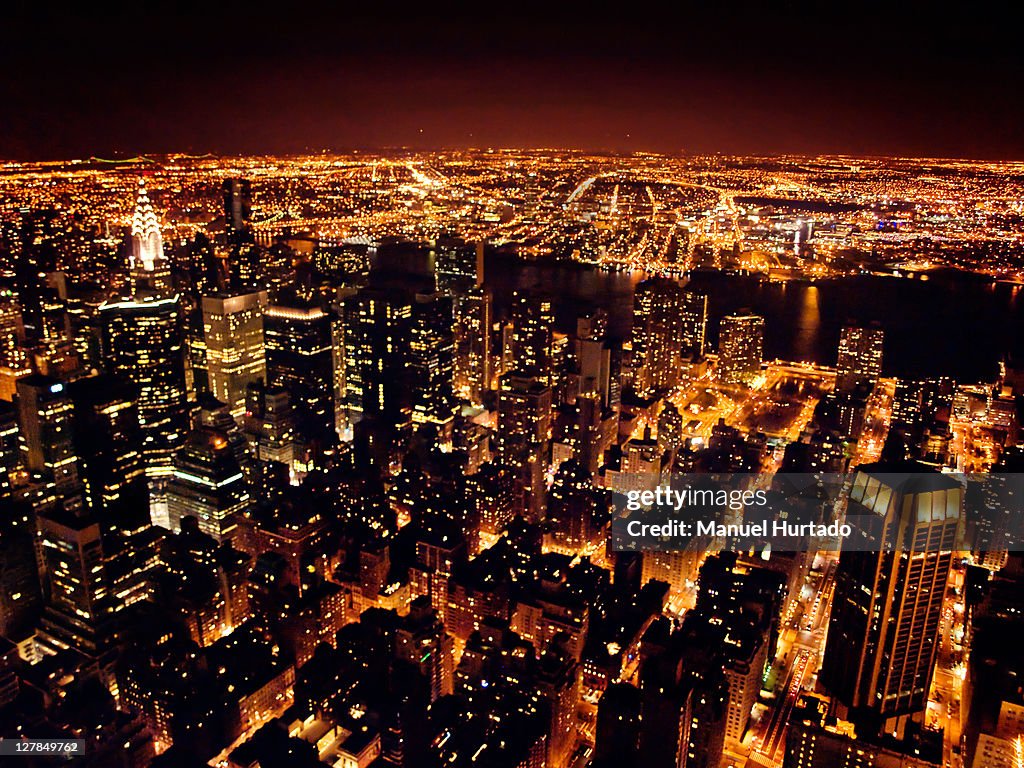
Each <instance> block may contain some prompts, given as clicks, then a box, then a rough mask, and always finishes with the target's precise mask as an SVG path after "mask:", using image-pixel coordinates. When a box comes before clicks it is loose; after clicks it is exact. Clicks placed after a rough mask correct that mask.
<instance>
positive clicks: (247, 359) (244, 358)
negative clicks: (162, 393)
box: [202, 291, 267, 419]
mask: <svg viewBox="0 0 1024 768" xmlns="http://www.w3.org/2000/svg"><path fill="white" fill-rule="evenodd" d="M202 303H203V335H204V338H205V341H206V366H207V375H208V376H209V388H210V393H211V394H212V395H213V396H214V397H216V398H217V399H218V400H220V401H221V402H222V403H225V404H226V405H227V406H228V409H229V410H230V411H231V415H232V416H234V417H235V418H236V419H237V418H240V417H241V416H242V415H243V414H244V413H245V393H246V388H247V387H248V386H249V385H250V384H252V383H254V382H257V381H263V380H264V379H265V378H266V376H267V356H266V348H265V346H264V342H263V309H264V307H266V305H267V292H266V291H255V292H252V293H240V294H235V295H226V294H223V295H221V294H219V295H215V296H204V297H203V302H202Z"/></svg>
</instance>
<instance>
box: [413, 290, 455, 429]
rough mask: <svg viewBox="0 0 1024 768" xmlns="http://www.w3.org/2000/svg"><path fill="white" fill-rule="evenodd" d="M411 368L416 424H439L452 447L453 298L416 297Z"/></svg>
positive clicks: (441, 295)
mask: <svg viewBox="0 0 1024 768" xmlns="http://www.w3.org/2000/svg"><path fill="white" fill-rule="evenodd" d="M407 365H408V374H409V375H410V376H411V379H410V383H411V384H412V392H411V393H410V394H411V396H412V420H413V423H414V424H433V425H435V426H436V427H437V428H438V432H439V434H441V435H443V436H444V440H443V442H445V443H448V444H450V443H451V432H452V425H453V422H454V420H455V398H454V394H453V386H454V379H455V339H454V335H453V333H452V298H451V297H450V296H445V295H444V294H441V293H432V294H417V295H416V300H415V303H414V304H413V307H412V323H411V327H410V338H409V350H408V361H407Z"/></svg>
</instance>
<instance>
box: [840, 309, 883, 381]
mask: <svg viewBox="0 0 1024 768" xmlns="http://www.w3.org/2000/svg"><path fill="white" fill-rule="evenodd" d="M884 341H885V333H884V332H883V331H882V329H881V328H878V327H874V326H867V327H865V326H857V325H848V326H846V327H844V328H843V331H842V333H841V334H840V336H839V355H838V359H837V361H836V374H837V375H836V390H838V391H840V392H851V391H853V390H854V389H856V388H857V385H859V384H868V385H874V383H875V381H877V379H878V377H879V376H881V375H882V345H883V342H884Z"/></svg>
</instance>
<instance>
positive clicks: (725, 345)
mask: <svg viewBox="0 0 1024 768" xmlns="http://www.w3.org/2000/svg"><path fill="white" fill-rule="evenodd" d="M763 345H764V318H763V317H761V316H760V315H750V314H746V315H727V316H726V317H723V318H722V324H721V328H720V329H719V332H718V375H719V377H720V378H721V379H722V381H725V382H728V383H730V384H740V383H743V384H749V383H751V382H752V381H753V380H754V379H755V378H757V377H758V376H759V375H760V374H761V359H762V355H763V352H762V350H763Z"/></svg>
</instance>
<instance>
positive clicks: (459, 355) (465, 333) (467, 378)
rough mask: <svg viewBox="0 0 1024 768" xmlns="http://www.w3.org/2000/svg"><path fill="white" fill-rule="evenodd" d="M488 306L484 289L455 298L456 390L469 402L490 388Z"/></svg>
mask: <svg viewBox="0 0 1024 768" xmlns="http://www.w3.org/2000/svg"><path fill="white" fill-rule="evenodd" d="M491 303H492V299H491V293H490V291H489V290H487V289H486V288H484V287H483V286H476V287H473V288H470V289H469V290H468V291H466V292H465V293H464V294H461V295H458V296H456V297H455V307H454V313H455V391H456V392H458V393H459V395H460V396H461V397H464V398H466V399H467V400H469V401H470V402H472V403H479V402H481V399H482V397H483V394H484V393H485V392H486V391H487V390H488V388H489V387H490V379H491Z"/></svg>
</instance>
